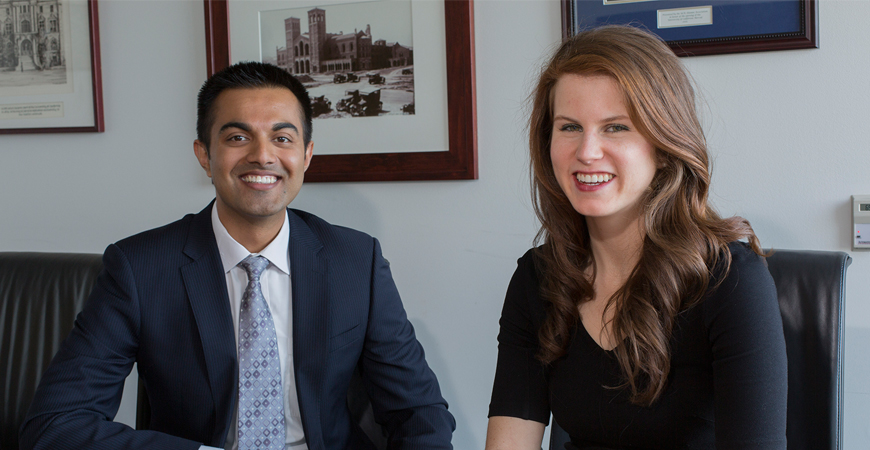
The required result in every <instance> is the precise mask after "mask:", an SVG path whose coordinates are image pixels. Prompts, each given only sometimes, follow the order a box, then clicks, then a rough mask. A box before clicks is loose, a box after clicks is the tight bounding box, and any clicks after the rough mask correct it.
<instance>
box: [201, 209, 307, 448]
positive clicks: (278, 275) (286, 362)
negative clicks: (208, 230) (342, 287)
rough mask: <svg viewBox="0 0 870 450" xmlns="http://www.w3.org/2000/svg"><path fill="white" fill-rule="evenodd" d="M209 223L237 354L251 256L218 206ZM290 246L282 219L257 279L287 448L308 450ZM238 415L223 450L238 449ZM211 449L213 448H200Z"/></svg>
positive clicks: (262, 252)
mask: <svg viewBox="0 0 870 450" xmlns="http://www.w3.org/2000/svg"><path fill="white" fill-rule="evenodd" d="M211 223H212V228H213V229H214V235H215V239H216V240H217V246H218V251H220V255H221V262H222V263H223V266H224V271H225V273H226V281H227V293H228V294H229V298H230V310H231V311H232V313H233V328H234V330H235V337H236V351H237V352H238V342H239V308H240V307H241V302H242V294H243V293H244V292H245V287H247V285H248V275H247V273H246V272H245V269H243V268H242V267H240V266H239V265H238V264H239V263H240V262H242V260H243V259H245V258H247V257H248V255H250V254H251V253H250V252H248V250H247V249H245V247H244V246H242V245H241V244H239V243H238V242H236V240H235V239H233V237H232V236H230V234H229V233H228V232H227V229H226V228H225V227H224V226H223V224H222V223H221V221H220V219H219V218H218V213H217V207H216V206H213V207H212V211H211ZM289 243H290V226H289V224H288V220H287V218H286V216H285V218H284V225H283V226H281V231H280V232H278V236H276V237H275V239H273V240H272V242H270V243H269V245H268V246H266V248H264V249H263V251H261V252H260V253H256V254H258V255H260V256H263V257H265V258H266V259H268V260H269V265H268V266H267V267H266V270H264V271H263V274H262V275H261V276H260V287H261V288H262V291H263V297H265V298H266V303H267V304H268V305H269V311H270V312H271V313H272V320H273V321H274V322H275V332H276V334H277V337H278V352H279V355H278V357H279V360H280V362H281V380H282V384H283V386H284V424H285V427H286V430H287V431H286V438H287V440H286V446H285V448H286V449H292V450H308V446H307V445H306V444H305V433H304V431H303V430H302V417H301V415H300V413H299V398H298V396H297V395H296V377H295V376H294V374H293V308H292V307H291V306H292V300H291V292H292V291H291V290H290V256H289V255H288V252H287V248H288V245H289ZM238 414H239V408H238V404H237V405H236V409H235V411H233V420H232V422H231V423H230V430H229V433H228V435H227V442H226V446H225V447H224V448H225V450H237V449H238V443H237V442H236V441H237V440H238ZM201 448H202V449H213V448H214V447H206V446H203V447H201Z"/></svg>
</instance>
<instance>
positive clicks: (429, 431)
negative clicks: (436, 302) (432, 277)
mask: <svg viewBox="0 0 870 450" xmlns="http://www.w3.org/2000/svg"><path fill="white" fill-rule="evenodd" d="M373 246H374V247H373V258H372V286H371V290H372V291H371V309H370V313H369V314H370V315H369V325H368V330H367V332H366V337H365V344H364V348H363V353H362V358H361V361H360V368H361V373H362V377H363V380H364V381H365V383H366V387H367V389H368V391H369V395H370V397H371V400H372V408H373V410H374V413H375V419H376V420H377V421H378V422H379V423H381V424H382V425H383V426H384V427H385V428H386V430H387V433H388V435H389V439H390V448H395V449H417V448H426V449H452V448H453V447H452V445H451V444H450V441H451V437H452V434H453V430H454V429H455V428H456V423H455V421H454V419H453V416H452V415H451V414H450V413H449V412H448V411H447V402H446V401H445V400H444V398H443V397H442V396H441V390H440V388H439V386H438V380H437V379H436V378H435V374H434V373H433V372H432V370H431V369H430V368H429V366H428V364H426V359H425V356H424V354H423V347H422V346H421V345H420V343H419V342H418V341H417V338H416V337H415V335H414V329H413V327H412V326H411V323H410V322H409V321H408V318H407V316H406V314H405V310H404V308H403V307H402V301H401V299H400V298H399V292H398V290H397V289H396V285H395V283H394V282H393V277H392V274H391V273H390V267H389V263H388V262H387V261H386V260H385V259H384V257H383V256H382V255H381V248H380V244H379V243H378V241H377V240H376V239H373Z"/></svg>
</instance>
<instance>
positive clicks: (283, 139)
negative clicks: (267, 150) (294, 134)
mask: <svg viewBox="0 0 870 450" xmlns="http://www.w3.org/2000/svg"><path fill="white" fill-rule="evenodd" d="M275 140H276V141H278V142H281V143H283V144H289V143H291V142H293V141H292V140H291V139H290V138H288V137H287V136H279V137H277V138H275Z"/></svg>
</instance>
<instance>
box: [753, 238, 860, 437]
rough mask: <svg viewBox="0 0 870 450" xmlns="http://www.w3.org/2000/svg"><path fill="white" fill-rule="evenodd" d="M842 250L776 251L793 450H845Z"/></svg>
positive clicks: (772, 260) (773, 270)
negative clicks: (786, 356)
mask: <svg viewBox="0 0 870 450" xmlns="http://www.w3.org/2000/svg"><path fill="white" fill-rule="evenodd" d="M851 262H852V258H850V257H849V255H847V254H846V253H843V252H820V251H801V250H775V251H774V253H773V254H772V255H771V256H770V257H768V258H767V264H768V269H769V270H770V274H771V275H772V276H773V280H774V282H775V283H776V291H777V294H778V296H779V309H780V312H781V314H782V326H783V331H784V332H785V347H786V352H787V353H788V430H787V436H788V449H789V450H804V449H806V450H840V449H842V448H843V433H842V431H843V325H844V319H843V317H844V316H843V314H844V312H845V307H844V301H845V289H846V268H847V267H848V266H849V264H851Z"/></svg>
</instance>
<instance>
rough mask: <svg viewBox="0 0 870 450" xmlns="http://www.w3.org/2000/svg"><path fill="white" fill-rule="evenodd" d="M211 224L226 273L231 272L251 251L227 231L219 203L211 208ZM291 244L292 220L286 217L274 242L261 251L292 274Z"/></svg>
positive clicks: (262, 254) (276, 265) (271, 261)
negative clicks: (289, 251)
mask: <svg viewBox="0 0 870 450" xmlns="http://www.w3.org/2000/svg"><path fill="white" fill-rule="evenodd" d="M211 226H212V229H213V230H214V237H215V240H216V241H217V246H218V251H219V252H220V255H221V262H222V263H223V266H224V273H226V272H229V271H230V270H232V269H233V268H234V267H236V266H237V265H238V264H239V263H240V262H242V260H243V259H245V258H247V257H248V255H250V254H251V253H250V252H249V251H248V249H246V248H245V246H243V245H242V244H239V243H238V241H236V240H235V239H233V237H232V236H230V233H229V232H228V231H227V229H226V227H224V224H222V223H221V221H220V218H219V217H218V213H217V204H214V205H212V208H211ZM289 245H290V220H289V219H288V218H286V217H285V218H284V224H283V225H281V231H279V232H278V235H277V236H275V239H272V242H270V243H269V245H267V246H266V248H264V249H263V251H261V252H260V253H258V254H259V255H260V256H264V257H265V258H266V259H268V260H269V262H270V263H272V265H274V266H275V267H276V268H278V269H279V270H281V271H282V272H284V273H286V274H288V275H289V274H290V257H289V255H288V253H287V249H288V248H289Z"/></svg>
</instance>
